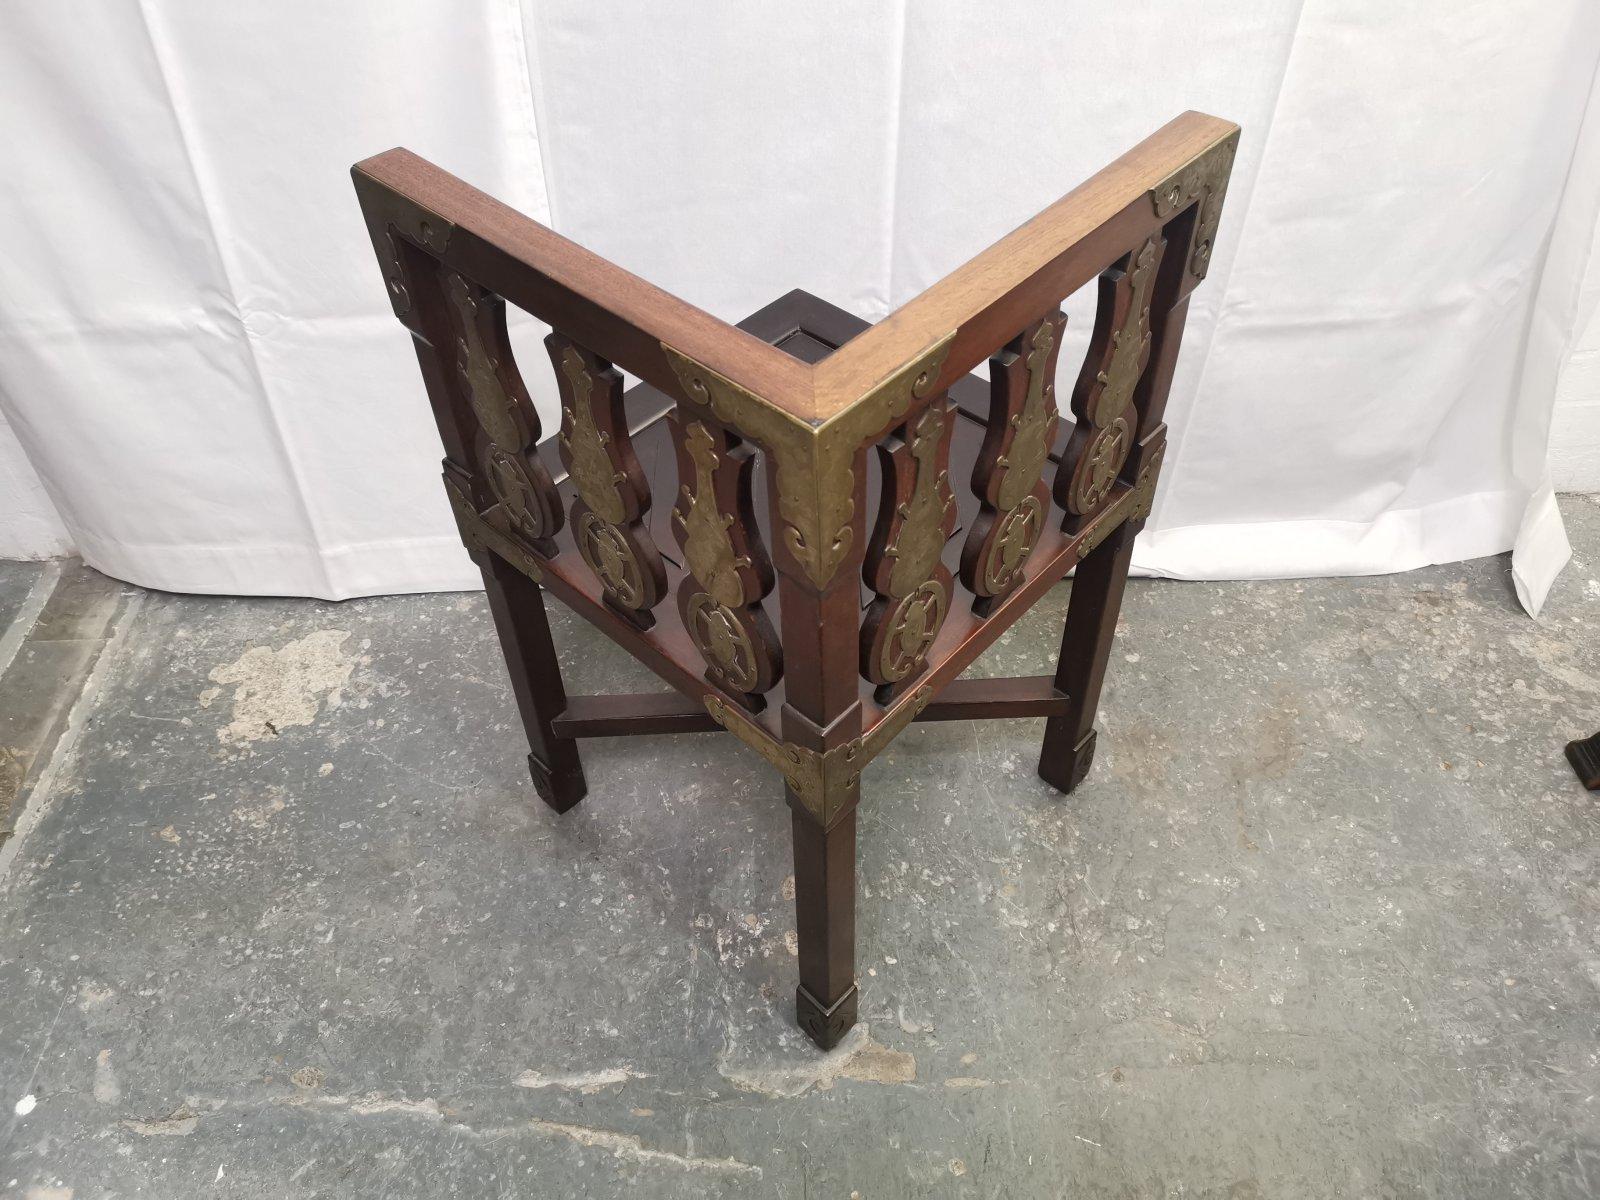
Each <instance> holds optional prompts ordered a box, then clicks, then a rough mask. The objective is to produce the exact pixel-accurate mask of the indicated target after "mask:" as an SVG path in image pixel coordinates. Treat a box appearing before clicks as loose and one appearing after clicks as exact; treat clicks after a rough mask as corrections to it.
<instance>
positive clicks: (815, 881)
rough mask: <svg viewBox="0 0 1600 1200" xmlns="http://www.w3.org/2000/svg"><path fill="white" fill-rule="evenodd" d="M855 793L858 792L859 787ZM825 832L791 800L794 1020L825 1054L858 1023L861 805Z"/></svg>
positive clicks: (851, 805) (852, 805) (852, 807)
mask: <svg viewBox="0 0 1600 1200" xmlns="http://www.w3.org/2000/svg"><path fill="white" fill-rule="evenodd" d="M852 791H856V792H859V785H854V786H853V787H852ZM858 798H859V796H853V797H851V802H850V803H849V804H848V805H847V807H846V808H845V811H844V814H843V815H842V816H841V817H840V818H839V819H838V820H836V821H835V822H834V823H833V824H832V825H829V826H828V827H826V828H824V827H823V826H822V825H821V824H819V823H818V822H816V821H814V820H812V819H811V817H810V816H809V815H808V814H807V813H806V811H805V808H804V807H803V806H802V805H800V804H798V803H796V802H795V799H794V798H793V797H792V796H791V798H790V803H789V807H790V809H791V810H793V819H792V820H791V822H790V823H791V825H792V826H793V834H794V898H795V935H796V937H797V939H798V941H799V945H800V986H799V988H797V989H796V992H795V1015H796V1019H797V1020H798V1021H799V1024H800V1028H801V1029H803V1030H805V1031H806V1033H807V1034H808V1035H809V1036H810V1038H811V1040H812V1041H814V1042H815V1043H816V1044H817V1045H819V1046H821V1047H822V1048H823V1049H824V1050H831V1049H832V1048H833V1047H834V1046H836V1045H838V1043H839V1039H840V1038H842V1037H843V1036H844V1035H845V1033H846V1032H847V1031H848V1030H849V1028H850V1027H851V1026H852V1025H854V1024H855V1023H856V965H855V964H856V806H855V803H854V801H855V800H856V799H858Z"/></svg>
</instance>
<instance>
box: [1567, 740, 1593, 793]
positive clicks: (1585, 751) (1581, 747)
mask: <svg viewBox="0 0 1600 1200" xmlns="http://www.w3.org/2000/svg"><path fill="white" fill-rule="evenodd" d="M1567 761H1568V762H1570V763H1571V764H1572V769H1573V770H1574V771H1576V772H1577V773H1578V778H1579V779H1581V780H1582V781H1583V786H1584V787H1586V788H1588V789H1589V790H1590V791H1591V792H1600V733H1597V734H1595V735H1594V736H1593V737H1587V738H1579V739H1578V740H1577V741H1575V742H1568V743H1567Z"/></svg>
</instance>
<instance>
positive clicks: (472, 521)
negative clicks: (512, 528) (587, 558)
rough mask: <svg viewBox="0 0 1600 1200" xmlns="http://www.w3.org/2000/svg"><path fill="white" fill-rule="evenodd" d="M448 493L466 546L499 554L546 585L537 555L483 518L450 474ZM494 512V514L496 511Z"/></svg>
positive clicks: (447, 479) (469, 548)
mask: <svg viewBox="0 0 1600 1200" xmlns="http://www.w3.org/2000/svg"><path fill="white" fill-rule="evenodd" d="M444 490H445V493H446V494H447V495H448V496H449V497H450V509H451V511H452V512H454V513H455V517H456V528H457V529H459V530H460V531H461V544H462V545H463V546H465V547H466V548H467V549H468V550H470V551H484V550H487V551H490V552H491V553H494V554H498V555H499V556H500V557H501V558H503V559H505V560H506V561H507V562H508V563H510V564H511V565H512V566H513V567H515V568H516V569H517V570H519V571H521V572H522V573H523V574H524V575H526V576H527V577H528V578H529V579H531V580H533V581H534V582H535V583H542V582H544V572H543V571H542V570H540V567H539V560H538V559H537V558H535V557H534V556H533V552H532V551H530V550H528V549H527V548H526V547H524V546H522V545H520V544H519V543H518V542H517V540H516V539H515V538H513V537H512V536H511V535H510V534H508V533H506V532H505V531H504V530H502V529H497V528H496V527H495V526H494V525H493V524H492V523H490V522H489V521H488V520H486V519H485V518H484V517H482V516H479V515H478V510H477V509H475V508H473V506H472V501H471V500H468V499H467V494H466V493H465V492H463V491H462V490H461V485H460V484H459V483H457V482H456V481H455V480H454V479H452V478H450V476H449V475H448V474H447V475H446V476H445V477H444ZM490 511H491V512H493V510H492V509H491V510H490Z"/></svg>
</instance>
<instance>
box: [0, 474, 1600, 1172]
mask: <svg viewBox="0 0 1600 1200" xmlns="http://www.w3.org/2000/svg"><path fill="white" fill-rule="evenodd" d="M1564 508H1565V510H1566V512H1567V513H1568V517H1569V525H1570V528H1571V533H1572V537H1573V541H1574V544H1575V548H1576V553H1577V558H1576V561H1575V562H1574V564H1573V565H1572V567H1571V568H1570V569H1569V570H1568V572H1567V573H1566V574H1565V575H1564V576H1563V578H1562V581H1561V582H1560V584H1559V585H1558V588H1557V591H1556V594H1555V595H1554V596H1553V597H1552V599H1551V602H1550V606H1549V608H1548V609H1547V612H1546V615H1545V616H1544V617H1543V618H1541V619H1540V620H1538V621H1532V620H1529V619H1528V618H1527V617H1525V616H1523V615H1522V614H1521V613H1520V612H1519V611H1518V609H1517V607H1516V604H1515V601H1514V599H1513V598H1512V594H1511V589H1510V585H1509V578H1508V573H1507V572H1508V565H1507V562H1506V560H1505V559H1503V558H1500V559H1488V560H1483V561H1479V562H1474V563H1467V564H1460V565H1455V566H1449V567H1439V568H1433V569H1429V570H1425V571H1419V572H1415V573H1413V574H1409V575H1402V576H1394V577H1388V578H1377V579H1354V580H1309V581H1293V582H1281V583H1237V584H1173V583H1160V582H1135V583H1134V584H1133V585H1132V587H1131V589H1130V594H1129V597H1128V602H1127V605H1126V607H1125V626H1126V629H1125V632H1124V634H1123V636H1122V638H1121V639H1120V640H1119V644H1118V647H1117V649H1116V651H1115V657H1114V660H1113V669H1112V672H1111V679H1110V683H1109V687H1108V695H1107V697H1106V700H1105V704H1104V708H1103V720H1102V734H1101V739H1100V758H1099V761H1098V762H1097V763H1096V765H1095V768H1094V772H1093V774H1092V776H1091V778H1090V780H1089V782H1088V783H1087V784H1086V785H1085V786H1084V787H1083V788H1082V789H1081V790H1080V792H1079V793H1078V794H1076V795H1074V796H1073V797H1072V798H1071V799H1070V800H1063V799H1061V798H1059V797H1058V796H1056V795H1055V794H1054V793H1052V792H1051V791H1049V790H1048V789H1047V788H1046V787H1045V786H1044V785H1043V784H1042V783H1040V782H1039V781H1038V780H1037V778H1036V777H1035V776H1034V772H1033V767H1034V761H1035V755H1036V753H1037V744H1038V739H1039V736H1040V730H1041V723H1040V722H1037V721H1016V722H1009V723H988V724H982V725H979V724H966V725H943V726H918V727H914V728H913V729H911V730H910V731H908V732H907V733H906V734H904V735H902V736H901V738H900V739H899V740H898V741H897V742H896V743H895V744H894V746H893V747H892V748H891V749H890V750H889V751H888V752H887V753H886V754H885V755H884V756H883V757H882V758H881V759H880V760H878V762H877V763H875V764H874V765H873V767H872V768H871V769H870V770H869V771H868V773H867V777H866V781H865V782H866V787H865V800H864V804H863V818H862V826H861V886H860V919H859V938H860V967H861V971H862V1001H861V1005H862V1014H863V1024H862V1025H861V1026H860V1027H858V1029H857V1031H856V1032H855V1033H854V1034H853V1035H852V1036H851V1038H850V1040H849V1041H848V1042H847V1043H846V1044H845V1045H844V1046H843V1047H841V1048H840V1050H838V1051H836V1052H834V1053H833V1054H832V1055H828V1056H823V1055H820V1054H819V1053H818V1052H816V1051H815V1050H814V1049H813V1048H812V1047H811V1046H810V1044H809V1043H807V1042H806V1041H805V1040H804V1039H803V1038H802V1037H801V1036H800V1035H799V1033H798V1032H796V1031H795V1030H794V1029H793V1027H792V1026H791V1023H790V1007H791V1002H792V995H793V988H794V958H793V949H792V947H793V935H792V933H791V932H790V931H791V929H792V927H793V917H792V908H791V905H790V903H789V899H788V895H787V891H786V888H787V886H788V883H787V880H786V877H787V876H788V874H789V867H788V819H787V814H786V812H785V810H784V809H783V807H782V805H781V803H780V800H779V792H778V789H777V787H776V786H775V782H774V780H773V778H772V776H771V774H770V772H769V771H768V770H766V769H765V768H764V767H762V766H761V765H760V764H759V763H758V762H757V760H756V759H755V758H754V757H753V756H752V755H750V754H749V753H748V752H746V751H744V750H743V749H742V748H740V747H738V746H736V745H733V744H731V743H730V742H728V741H727V740H725V739H722V738H720V736H719V735H697V736H683V737H676V738H651V739H642V740H636V741H622V742H594V743H589V744H587V746H586V748H585V762H586V766H587V770H588V776H589V782H590V796H589V798H588V799H587V800H586V801H585V802H584V803H583V804H582V805H580V806H579V807H578V808H577V809H576V810H574V811H573V812H571V813H569V814H568V815H566V816H564V817H557V816H555V815H554V814H553V813H551V812H550V811H548V810H547V809H546V808H545V807H544V806H543V805H542V804H540V803H539V802H538V801H537V799H536V798H535V797H534V796H533V794H532V790H531V788H530V786H529V783H528V779H527V776H526V774H525V773H524V766H523V755H524V753H525V747H524V745H523V744H522V740H521V733H520V731H519V729H518V727H517V726H516V724H515V721H514V716H513V710H512V707H511V703H510V699H509V696H508V692H507V688H506V684H505V681H504V677H503V675H502V671H501V668H500V664H499V661H498V659H497V655H496V651H495V648H494V645H493V640H492V633H491V630H490V626H489V622H488V618H487V615H486V612H485V608H484V605H483V603H482V600H481V598H479V597H477V596H473V595H461V596H419V597H407V598H398V599H395V598H388V599H378V600H365V601H353V602H349V603H345V604H338V605H334V604H319V603H310V602H297V601H273V600H248V601H247V600H232V599H202V598H194V597H177V596H169V595H162V594H156V593H142V592H139V591H137V590H136V589H124V588H121V587H118V586H117V585H114V584H111V583H109V582H107V581H102V580H99V579H98V577H97V576H94V575H93V573H92V572H87V571H83V570H81V569H74V568H72V567H71V566H70V565H67V566H60V565H57V566H55V567H51V568H40V567H31V568H29V567H20V566H14V567H6V568H4V569H0V618H4V619H7V620H10V621H12V623H13V630H15V629H16V628H18V627H19V626H18V625H17V624H16V622H17V621H18V620H22V619H24V618H26V621H25V622H24V623H26V624H28V625H29V629H28V631H27V633H26V635H25V636H20V637H19V635H16V634H15V633H14V634H13V635H9V636H11V639H12V646H11V649H12V651H13V654H12V658H13V660H14V661H13V662H12V663H11V667H10V670H9V671H8V672H7V673H6V675H5V680H4V684H5V686H4V688H3V689H0V691H3V693H4V695H5V696H6V697H7V699H6V700H5V701H4V702H3V703H0V722H3V721H4V720H6V719H8V718H7V715H6V712H5V711H3V710H4V709H5V707H6V706H9V707H10V708H11V710H12V712H11V715H10V717H9V719H10V720H12V721H13V723H14V726H15V728H18V729H20V728H22V726H23V724H26V722H24V721H23V720H22V717H21V716H19V715H18V712H19V711H20V710H21V709H22V708H24V707H26V706H27V705H32V706H37V704H38V703H39V702H40V699H39V698H40V697H42V696H44V695H45V693H46V692H48V690H49V689H48V688H46V686H45V682H46V677H49V678H53V679H54V680H55V684H56V691H57V692H60V693H64V694H67V701H66V702H65V703H59V704H57V705H56V707H55V709H53V710H52V712H53V715H52V716H51V717H50V720H49V721H48V722H45V721H43V719H42V718H38V717H37V716H35V718H34V719H33V720H32V724H30V725H27V729H28V730H30V731H31V732H29V734H28V738H29V739H30V740H29V743H28V747H27V748H25V751H24V752H22V753H19V754H17V755H15V756H14V758H15V762H14V765H13V770H12V777H13V785H12V786H13V792H14V793H15V794H16V795H17V796H18V797H19V798H20V799H22V800H23V801H24V803H23V804H22V805H21V806H20V812H19V813H17V814H16V821H17V829H18V832H17V835H16V836H15V837H13V838H12V839H11V840H10V841H9V842H8V843H7V844H6V845H5V846H4V848H3V849H0V869H3V870H4V872H5V874H4V879H3V880H0V1103H3V1105H4V1107H3V1108H0V1194H5V1195H18V1196H22V1197H34V1198H39V1200H62V1198H65V1197H76V1198H78V1200H84V1198H88V1197H103V1196H112V1195H116V1196H132V1195H145V1196H157V1197H177V1196H191V1195H205V1196H213V1195H215V1196H231V1197H335V1196H337V1197H379V1196H387V1197H406V1196H440V1195H463V1196H488V1195H496V1196H500V1195H504V1196H549V1197H565V1196H616V1195H629V1196H639V1197H657V1196H696V1197H699V1196H785V1197H786V1196H827V1197H841V1198H843V1197H849V1196H852V1195H857V1194H859V1196H861V1197H863V1198H868V1200H878V1198H881V1197H898V1196H919V1197H921V1196H968V1195H971V1196H1016V1197H1033V1196H1115V1197H1147V1196H1148V1197H1160V1196H1184V1197H1233V1198H1236V1200H1238V1198H1254V1197H1295V1198H1304V1197H1324V1196H1329V1197H1331V1196H1363V1197H1366V1196H1371V1197H1386V1196H1408V1197H1409V1196H1440V1197H1445V1196H1448V1197H1467V1196H1470V1197H1496V1198H1503V1197H1517V1196H1527V1197H1534V1196H1538V1197H1550V1196H1591V1195H1594V1194H1596V1192H1597V1191H1600V1113H1597V1109H1600V1099H1597V1096H1600V1042H1597V1037H1596V1033H1597V1026H1600V1017H1597V1014H1600V890H1597V888H1600V810H1597V808H1596V797H1591V796H1589V795H1588V794H1587V793H1585V792H1583V791H1582V790H1581V789H1580V788H1579V787H1578V785H1577V783H1576V781H1575V780H1574V778H1573V776H1572V774H1571V772H1570V771H1569V769H1568V767H1567V764H1566V762H1565V761H1564V759H1563V757H1562V752H1561V750H1562V745H1563V743H1564V742H1565V741H1566V740H1568V739H1570V738H1572V737H1574V736H1578V735H1581V734H1587V733H1589V732H1592V731H1593V729H1594V728H1595V727H1596V726H1600V581H1597V576H1600V504H1597V503H1596V502H1595V501H1593V500H1583V499H1577V498H1568V499H1566V500H1565V501H1564ZM42 570H56V571H59V572H61V575H60V579H59V581H58V582H56V583H54V584H53V585H52V588H50V589H44V590H45V591H47V592H48V603H44V604H43V608H42V611H40V612H39V613H38V615H37V619H36V620H35V619H33V618H31V617H29V615H28V614H27V613H26V612H25V611H23V610H24V609H25V608H26V606H27V605H28V603H29V602H30V596H31V597H32V603H33V604H34V605H35V607H36V608H37V607H38V606H39V604H40V602H41V597H40V595H39V593H40V591H41V588H40V587H39V586H38V580H39V577H38V576H36V575H29V574H28V572H30V571H33V572H37V571H42ZM97 581H98V582H97ZM74 589H76V592H74ZM63 591H65V593H67V594H66V595H65V596H64V597H63V595H62V593H63ZM1065 598H1066V589H1065V588H1061V589H1057V591H1056V592H1055V593H1054V594H1052V595H1051V597H1050V598H1049V599H1048V600H1047V601H1046V602H1044V603H1042V604H1041V605H1040V606H1039V607H1038V609H1037V610H1036V612H1035V613H1034V614H1032V615H1031V616H1030V618H1029V619H1028V620H1027V621H1026V622H1024V624H1022V625H1021V626H1019V627H1018V628H1017V629H1016V630H1014V631H1013V632H1012V633H1011V634H1010V635H1008V636H1007V638H1006V639H1005V640H1004V641H1003V642H1002V643H1001V644H999V645H998V646H996V647H995V649H994V650H993V651H992V652H991V653H990V654H989V655H988V657H987V658H986V659H985V660H984V661H983V663H982V664H981V667H980V669H982V670H986V671H988V672H992V673H996V674H999V673H1006V674H1011V673H1036V672H1038V671H1039V670H1041V669H1043V668H1044V667H1045V665H1046V664H1047V662H1048V661H1049V658H1050V656H1051V655H1052V654H1053V652H1054V645H1055V640H1056V637H1057V635H1058V630H1059V622H1060V618H1061V615H1062V612H1063V608H1064V603H1065ZM63 605H65V607H66V609H69V610H70V611H65V612H64V611H61V609H62V606H63ZM19 613H20V614H21V617H19ZM558 621H559V627H558V637H559V638H560V640H561V643H562V645H563V647H564V654H565V657H566V661H567V665H568V668H569V671H570V679H569V686H570V687H571V688H572V689H574V690H578V691H585V690H597V691H598V690H628V689H634V688H639V687H645V686H649V681H648V679H647V678H645V677H644V676H643V675H642V673H641V672H640V670H639V669H638V668H636V667H634V666H633V665H632V664H631V663H630V662H629V660H628V659H627V658H626V657H624V656H623V655H622V654H621V653H620V652H618V651H616V650H614V649H612V648H611V647H610V646H609V645H608V644H607V643H605V642H604V641H603V640H602V639H601V638H600V637H599V636H598V635H596V634H593V633H591V632H589V631H588V630H587V629H586V628H585V627H582V626H581V625H580V624H579V623H578V622H577V621H575V620H573V619H570V618H567V617H566V616H565V614H564V613H562V614H561V615H560V616H558ZM52 647H54V648H52ZM4 648H5V647H4V646H3V645H0V650H3V649H4ZM52 656H53V657H52ZM0 665H3V663H0ZM52 671H54V675H51V672H52ZM18 697H33V699H30V700H28V701H27V705H24V704H23V703H22V702H21V701H19V699H18ZM44 724H48V725H49V728H47V729H44V730H43V731H42V732H41V730H40V726H41V725H44ZM0 727H3V726H0ZM17 740H20V738H19V739H17ZM0 744H3V743H0Z"/></svg>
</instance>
